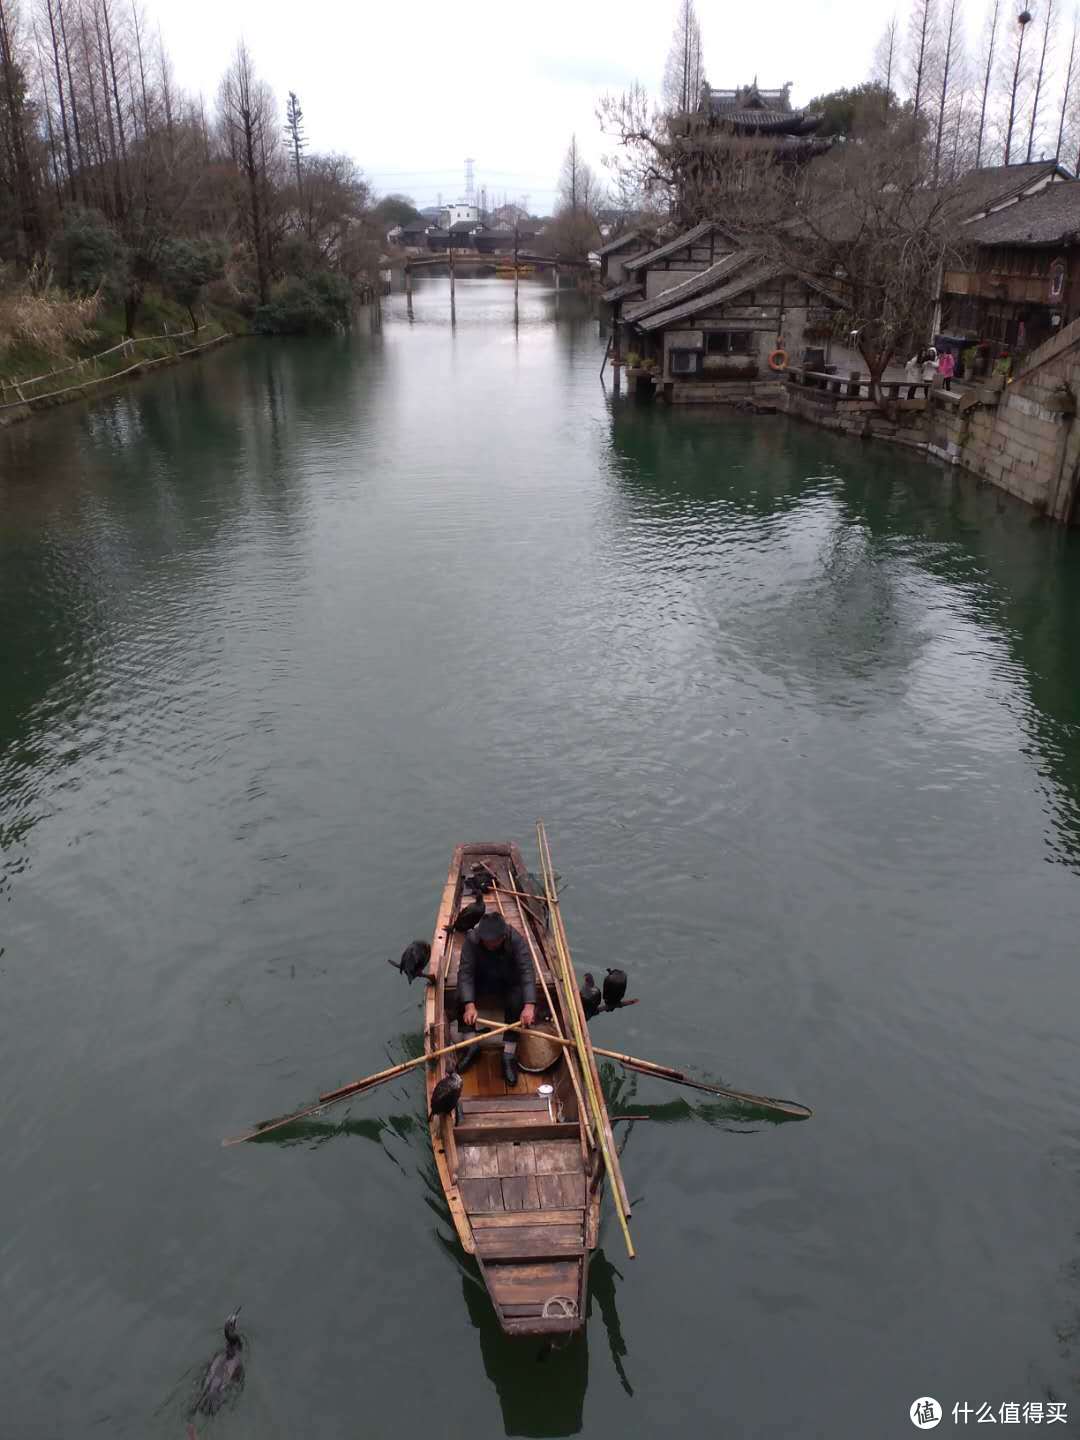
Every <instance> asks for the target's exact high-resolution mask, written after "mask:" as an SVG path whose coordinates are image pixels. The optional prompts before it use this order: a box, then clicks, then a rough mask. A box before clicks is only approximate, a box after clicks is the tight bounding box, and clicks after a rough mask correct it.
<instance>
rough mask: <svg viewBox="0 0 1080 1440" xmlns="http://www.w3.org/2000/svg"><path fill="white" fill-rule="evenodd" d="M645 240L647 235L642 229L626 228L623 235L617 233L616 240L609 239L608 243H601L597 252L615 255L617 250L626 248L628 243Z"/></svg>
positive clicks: (598, 253)
mask: <svg viewBox="0 0 1080 1440" xmlns="http://www.w3.org/2000/svg"><path fill="white" fill-rule="evenodd" d="M644 240H645V237H644V236H643V235H642V233H641V231H640V230H624V231H623V232H622V234H621V235H616V237H615V239H614V240H609V241H608V242H607V244H606V245H601V247H600V249H599V250H597V252H596V253H597V255H614V254H615V251H616V250H625V249H626V247H627V245H633V244H634V243H635V241H644Z"/></svg>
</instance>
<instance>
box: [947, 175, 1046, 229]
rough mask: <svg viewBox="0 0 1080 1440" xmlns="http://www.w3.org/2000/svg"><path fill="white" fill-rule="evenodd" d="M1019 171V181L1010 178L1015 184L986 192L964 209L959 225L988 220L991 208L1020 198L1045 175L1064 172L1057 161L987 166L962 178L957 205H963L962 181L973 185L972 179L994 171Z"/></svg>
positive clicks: (973, 180)
mask: <svg viewBox="0 0 1080 1440" xmlns="http://www.w3.org/2000/svg"><path fill="white" fill-rule="evenodd" d="M1020 169H1022V170H1023V171H1024V172H1025V173H1024V175H1023V177H1022V178H1019V179H1018V178H1016V176H1013V177H1012V178H1013V181H1014V182H1015V183H1011V184H1010V185H1009V186H1008V187H1007V188H1006V189H1004V190H988V193H987V194H985V195H983V196H982V197H981V198H980V199H979V200H978V201H977V202H976V203H975V204H974V205H973V206H972V208H970V209H965V210H964V211H963V217H962V219H961V221H960V223H961V224H962V225H965V226H966V225H974V224H977V223H978V221H979V220H985V219H987V218H988V216H989V215H990V214H992V213H993V207H994V206H995V205H998V206H1003V205H1005V204H1006V203H1007V202H1010V201H1015V200H1016V199H1017V198H1018V197H1019V196H1022V195H1023V193H1024V191H1025V190H1027V189H1029V188H1030V187H1031V186H1032V185H1034V184H1035V183H1036V182H1037V181H1039V180H1041V179H1043V177H1044V176H1046V175H1056V174H1058V173H1059V172H1064V171H1065V167H1064V166H1063V165H1062V164H1061V162H1060V161H1058V160H1031V161H1022V162H1019V163H1018V164H1017V165H1016V166H1012V165H988V166H987V167H986V169H985V171H983V170H971V171H969V172H968V174H967V175H966V176H964V177H963V179H962V180H961V181H960V183H959V185H958V186H957V199H958V202H959V204H960V205H963V204H964V180H969V179H970V180H971V182H972V183H973V184H974V183H975V179H974V177H977V176H979V175H982V174H986V175H987V176H989V175H991V174H993V172H994V171H996V170H1020ZM1065 173H1067V172H1065ZM1070 178H1071V177H1070ZM1051 183H1053V182H1051Z"/></svg>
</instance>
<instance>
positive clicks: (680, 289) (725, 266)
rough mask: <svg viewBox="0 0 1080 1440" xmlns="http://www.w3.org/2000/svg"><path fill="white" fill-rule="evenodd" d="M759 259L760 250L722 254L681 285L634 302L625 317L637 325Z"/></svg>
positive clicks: (681, 281)
mask: <svg viewBox="0 0 1080 1440" xmlns="http://www.w3.org/2000/svg"><path fill="white" fill-rule="evenodd" d="M757 258H758V252H757V251H756V250H734V251H732V252H731V254H729V255H722V256H721V257H720V259H719V260H717V261H715V262H714V263H713V264H712V265H709V266H707V267H706V268H705V269H704V270H699V271H698V272H697V274H696V275H690V276H688V277H687V278H686V279H685V280H680V281H679V283H678V285H672V286H671V288H670V289H668V290H664V291H662V292H661V293H660V294H659V295H654V296H653V297H652V299H651V300H643V301H641V302H640V303H639V304H637V305H631V306H630V307H629V309H627V310H625V311H624V312H623V318H624V319H625V320H628V321H630V322H631V323H632V324H636V323H637V321H638V320H643V319H645V318H646V317H647V316H649V315H654V314H655V313H656V312H657V311H658V310H670V309H672V307H673V306H676V305H681V304H682V303H683V301H684V300H689V299H691V298H692V297H693V296H694V295H696V294H698V292H699V291H705V290H709V289H711V288H712V287H713V286H714V285H716V284H719V282H720V281H721V280H722V279H724V277H725V276H730V275H733V274H734V273H735V272H736V271H738V270H742V269H743V268H745V266H746V265H748V264H749V263H750V261H751V260H756V259H757Z"/></svg>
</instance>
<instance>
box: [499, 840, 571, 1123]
mask: <svg viewBox="0 0 1080 1440" xmlns="http://www.w3.org/2000/svg"><path fill="white" fill-rule="evenodd" d="M510 863H511V864H512V863H513V862H512V861H511V862H510ZM501 888H502V887H501V886H499V885H496V886H495V904H496V905H497V906H498V907H499V914H500V915H502V917H503V919H504V920H505V919H506V915H505V913H504V911H503V907H502V901H501V900H500V899H499V892H500V890H501ZM512 893H514V894H517V891H514V892H512ZM518 914H519V915H521V917H522V921H523V922H524V924H523V928H524V931H525V943H526V945H528V947H529V954H530V955H531V956H532V962H533V969H534V970H535V971H536V978H537V979H538V980H539V981H540V986H541V989H542V990H543V992H544V999H545V1000H546V1002H547V1007H548V1013H549V1014H550V1015H551V1021H552V1024H553V1025H554V1026H555V1038H558V1039H559V1040H560V1041H562V1043H563V1044H564V1045H569V1044H570V1041H568V1040H567V1038H566V1036H565V1035H564V1034H563V1029H562V1026H561V1025H560V1024H559V1012H558V1011H557V1010H556V1009H555V1006H554V1005H553V1004H552V1001H551V991H550V990H549V989H548V983H547V980H546V979H545V978H544V967H543V966H542V965H541V963H540V960H539V957H538V956H537V953H536V945H535V943H534V941H533V938H532V936H531V935H530V934H529V925H528V921H527V920H526V919H525V915H524V913H523V907H522V906H521V904H520V903H519V905H518ZM569 1003H570V1002H569V1001H567V1004H568V1005H569ZM566 1068H567V1070H569V1072H570V1081H571V1084H572V1085H573V1087H574V1095H575V1096H576V1098H577V1103H578V1113H579V1114H580V1116H581V1118H582V1119H583V1120H584V1122H585V1133H586V1135H587V1136H588V1137H589V1143H590V1144H591V1143H592V1126H591V1125H590V1123H589V1107H588V1106H587V1105H586V1104H585V1097H584V1096H583V1095H582V1093H581V1083H580V1081H579V1080H578V1074H577V1069H576V1068H575V1066H574V1064H573V1061H570V1063H568V1065H567V1067H566Z"/></svg>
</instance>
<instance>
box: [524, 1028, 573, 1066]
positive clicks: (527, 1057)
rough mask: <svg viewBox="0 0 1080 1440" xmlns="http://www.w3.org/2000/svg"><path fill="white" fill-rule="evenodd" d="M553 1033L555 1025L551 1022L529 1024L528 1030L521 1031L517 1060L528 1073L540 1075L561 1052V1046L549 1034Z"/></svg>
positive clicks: (552, 1063) (551, 1064)
mask: <svg viewBox="0 0 1080 1440" xmlns="http://www.w3.org/2000/svg"><path fill="white" fill-rule="evenodd" d="M554 1034H555V1027H554V1026H553V1025H551V1024H544V1023H542V1024H540V1025H530V1026H529V1028H528V1030H523V1031H522V1032H521V1038H520V1039H519V1040H518V1051H517V1062H518V1065H519V1066H520V1067H521V1069H522V1070H527V1071H528V1072H529V1074H530V1075H542V1074H543V1073H544V1071H545V1070H550V1069H551V1067H552V1066H553V1065H554V1064H555V1062H556V1061H557V1060H558V1058H559V1056H560V1055H561V1054H562V1048H563V1047H562V1046H561V1045H559V1044H557V1043H556V1042H555V1041H554V1040H551V1039H549V1036H552V1035H554Z"/></svg>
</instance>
